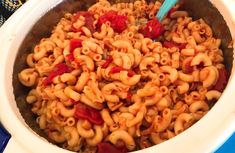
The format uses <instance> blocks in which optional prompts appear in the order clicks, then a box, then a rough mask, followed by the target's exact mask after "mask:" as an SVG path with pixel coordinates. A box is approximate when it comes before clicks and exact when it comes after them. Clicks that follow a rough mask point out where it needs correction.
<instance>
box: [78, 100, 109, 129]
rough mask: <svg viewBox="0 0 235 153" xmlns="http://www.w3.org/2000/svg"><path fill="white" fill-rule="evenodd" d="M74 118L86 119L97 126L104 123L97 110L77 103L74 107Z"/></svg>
mask: <svg viewBox="0 0 235 153" xmlns="http://www.w3.org/2000/svg"><path fill="white" fill-rule="evenodd" d="M74 117H75V118H77V119H86V120H88V121H90V122H91V123H93V124H97V125H101V124H103V123H104V121H103V119H102V117H101V115H100V112H99V111H98V110H96V109H94V108H91V107H89V106H87V105H84V104H81V103H78V104H77V105H76V109H75V113H74Z"/></svg>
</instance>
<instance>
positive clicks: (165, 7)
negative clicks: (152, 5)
mask: <svg viewBox="0 0 235 153" xmlns="http://www.w3.org/2000/svg"><path fill="white" fill-rule="evenodd" d="M177 2H178V0H165V1H164V2H163V4H162V6H161V7H160V10H159V11H158V13H157V15H156V17H157V19H158V20H159V21H162V19H163V17H164V16H165V15H166V14H167V13H168V12H169V10H170V9H171V8H172V7H173V6H174V5H175V4H176V3H177Z"/></svg>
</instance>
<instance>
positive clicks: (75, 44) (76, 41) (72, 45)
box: [69, 39, 82, 53]
mask: <svg viewBox="0 0 235 153" xmlns="http://www.w3.org/2000/svg"><path fill="white" fill-rule="evenodd" d="M69 47H70V53H73V51H74V50H75V49H76V48H80V47H82V40H80V39H71V40H70V44H69Z"/></svg>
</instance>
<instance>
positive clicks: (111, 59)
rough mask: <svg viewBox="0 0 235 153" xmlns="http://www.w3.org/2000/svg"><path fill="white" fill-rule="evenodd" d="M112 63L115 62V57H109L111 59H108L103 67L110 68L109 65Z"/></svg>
mask: <svg viewBox="0 0 235 153" xmlns="http://www.w3.org/2000/svg"><path fill="white" fill-rule="evenodd" d="M112 61H113V57H112V56H109V57H108V58H107V59H106V61H105V63H104V64H103V65H102V68H107V67H108V66H109V64H110V63H112Z"/></svg>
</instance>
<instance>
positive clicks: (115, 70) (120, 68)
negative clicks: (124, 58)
mask: <svg viewBox="0 0 235 153" xmlns="http://www.w3.org/2000/svg"><path fill="white" fill-rule="evenodd" d="M123 70H125V69H124V68H123V67H120V66H114V67H112V69H111V70H110V72H109V73H111V74H113V73H119V72H121V71H123Z"/></svg>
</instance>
